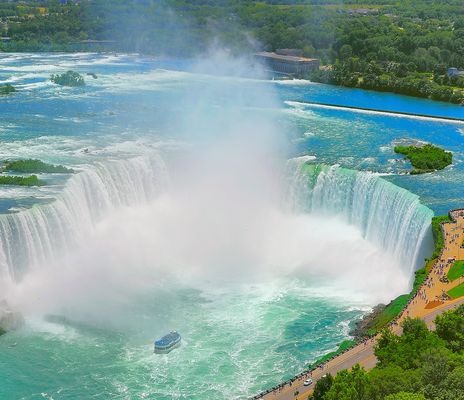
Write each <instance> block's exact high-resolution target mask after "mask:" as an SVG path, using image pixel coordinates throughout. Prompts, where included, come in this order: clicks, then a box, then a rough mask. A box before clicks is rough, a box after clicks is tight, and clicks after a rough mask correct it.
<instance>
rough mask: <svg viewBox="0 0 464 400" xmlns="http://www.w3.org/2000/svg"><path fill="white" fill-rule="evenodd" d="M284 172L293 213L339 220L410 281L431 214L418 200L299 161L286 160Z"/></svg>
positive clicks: (427, 240) (375, 180)
mask: <svg viewBox="0 0 464 400" xmlns="http://www.w3.org/2000/svg"><path fill="white" fill-rule="evenodd" d="M289 169H290V177H291V183H290V190H289V198H288V200H289V201H288V202H289V205H290V207H291V208H292V210H293V211H297V212H307V213H317V214H318V215H328V216H329V215H335V216H338V217H341V218H343V219H344V220H345V221H346V222H347V223H349V224H352V225H354V226H356V227H358V228H359V229H360V230H361V232H362V235H363V236H364V238H366V239H367V240H369V241H370V242H372V243H374V244H376V245H378V246H380V247H381V248H382V249H384V250H385V251H386V252H388V254H390V255H392V256H393V257H394V259H395V260H397V261H398V262H399V263H400V265H401V266H402V268H405V269H407V272H408V273H410V274H411V276H412V272H413V271H414V270H415V269H416V268H417V267H418V266H419V265H421V263H422V257H423V256H425V255H428V254H427V253H428V252H429V250H430V248H431V226H430V224H431V219H432V217H433V212H432V210H430V209H429V208H428V207H426V206H424V205H423V204H421V203H420V200H419V196H417V195H415V194H413V193H411V192H409V191H408V190H406V189H402V188H400V187H398V186H396V185H394V184H392V183H390V182H388V181H387V180H385V179H383V178H382V177H380V176H379V175H377V174H374V173H370V172H360V171H354V170H349V169H345V168H341V167H339V166H327V165H317V164H308V163H307V162H306V160H305V159H304V158H303V159H293V160H290V161H289Z"/></svg>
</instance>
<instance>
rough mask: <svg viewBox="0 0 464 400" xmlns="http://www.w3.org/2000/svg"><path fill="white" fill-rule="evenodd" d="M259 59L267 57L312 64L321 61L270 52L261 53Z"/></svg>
mask: <svg viewBox="0 0 464 400" xmlns="http://www.w3.org/2000/svg"><path fill="white" fill-rule="evenodd" d="M256 55H257V56H258V57H266V58H272V59H274V60H282V61H293V62H311V61H319V60H318V59H317V58H306V57H297V56H286V55H281V54H277V53H273V52H270V51H262V52H260V53H256Z"/></svg>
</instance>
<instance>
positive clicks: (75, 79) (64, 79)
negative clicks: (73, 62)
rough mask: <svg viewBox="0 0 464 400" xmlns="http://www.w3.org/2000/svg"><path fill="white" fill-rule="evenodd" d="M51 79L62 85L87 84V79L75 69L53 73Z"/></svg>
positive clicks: (75, 85) (76, 85)
mask: <svg viewBox="0 0 464 400" xmlns="http://www.w3.org/2000/svg"><path fill="white" fill-rule="evenodd" d="M51 81H52V82H53V83H56V84H57V85H61V86H71V87H78V86H85V80H84V78H83V76H82V75H81V74H79V73H78V72H75V71H67V72H65V73H63V74H53V75H52V76H51Z"/></svg>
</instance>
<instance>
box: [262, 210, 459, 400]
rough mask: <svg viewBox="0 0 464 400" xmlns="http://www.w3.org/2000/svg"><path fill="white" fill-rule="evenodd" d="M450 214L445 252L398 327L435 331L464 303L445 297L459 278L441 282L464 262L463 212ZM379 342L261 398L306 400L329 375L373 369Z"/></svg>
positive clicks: (354, 350) (398, 330)
mask: <svg viewBox="0 0 464 400" xmlns="http://www.w3.org/2000/svg"><path fill="white" fill-rule="evenodd" d="M451 215H452V217H453V219H454V221H453V222H451V223H445V224H443V225H442V227H443V233H444V238H443V239H444V243H445V245H444V248H443V251H442V253H441V254H440V256H439V258H438V259H437V261H436V262H435V264H434V266H433V268H432V270H431V271H430V273H429V275H428V278H427V279H426V281H425V283H424V284H423V285H422V286H421V288H420V290H419V291H418V294H417V295H416V297H414V299H413V300H412V301H411V302H410V303H409V304H408V306H407V308H406V309H405V310H404V311H403V313H402V314H401V315H400V316H399V318H398V319H397V322H398V323H399V324H400V323H401V321H402V320H404V318H406V317H412V318H421V319H423V320H424V321H425V323H426V324H427V326H428V327H429V329H434V328H435V324H434V320H435V318H436V316H437V315H439V314H441V313H443V312H445V311H448V310H450V309H453V308H455V307H458V306H459V305H461V304H464V298H463V297H461V298H459V299H454V300H446V299H444V298H443V297H442V295H443V293H444V292H447V291H448V290H450V289H451V288H452V287H455V286H457V285H458V284H459V282H460V280H459V279H458V280H457V281H454V282H449V283H447V282H441V281H440V278H441V277H443V275H446V273H447V272H448V271H449V268H450V267H451V265H452V263H448V260H449V259H451V258H452V259H456V260H463V259H464V248H463V247H462V245H463V244H464V210H455V211H454V212H451ZM392 330H393V332H395V333H396V334H398V335H400V334H401V333H402V329H401V326H400V325H395V326H394V327H393V328H392ZM377 339H378V336H377V337H375V338H372V339H370V340H368V341H367V342H365V343H361V344H359V345H357V346H356V347H354V348H352V349H351V350H349V351H347V352H345V353H343V354H340V355H339V356H337V357H335V358H333V359H332V360H330V361H328V362H327V363H325V364H324V365H323V366H322V367H319V368H317V369H316V370H313V371H311V372H308V373H307V374H305V375H304V376H302V377H300V378H297V379H295V380H294V381H293V383H287V384H285V385H284V386H283V387H281V388H279V389H276V390H274V391H273V392H270V393H268V394H265V395H262V396H261V397H259V399H262V400H306V399H307V398H308V396H309V395H310V394H311V393H312V391H313V390H314V385H315V384H316V382H317V381H318V380H319V379H320V378H321V377H322V376H323V375H325V374H327V373H330V374H331V375H333V376H335V375H336V374H337V373H338V372H339V371H341V370H343V369H350V368H352V367H353V366H354V365H356V364H360V365H361V366H362V367H364V368H365V369H367V370H369V369H372V368H374V367H375V365H376V363H377V359H376V357H375V354H374V346H375V343H376V341H377ZM309 377H311V379H312V380H313V384H312V385H310V386H304V384H303V383H304V381H305V380H306V379H307V378H309Z"/></svg>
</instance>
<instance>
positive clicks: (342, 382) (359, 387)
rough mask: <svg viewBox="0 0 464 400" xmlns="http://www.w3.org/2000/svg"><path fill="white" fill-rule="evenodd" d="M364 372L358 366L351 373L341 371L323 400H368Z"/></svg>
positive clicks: (367, 383) (367, 385)
mask: <svg viewBox="0 0 464 400" xmlns="http://www.w3.org/2000/svg"><path fill="white" fill-rule="evenodd" d="M368 392H369V380H368V378H367V374H366V371H365V370H364V369H363V368H361V367H360V366H359V365H358V364H357V365H355V366H354V367H353V368H352V370H351V371H347V370H344V371H341V372H339V373H338V374H337V376H336V377H335V379H334V381H333V383H332V386H331V387H330V389H329V391H328V392H327V393H326V394H325V396H324V400H370V399H369V395H368Z"/></svg>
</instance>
